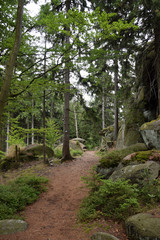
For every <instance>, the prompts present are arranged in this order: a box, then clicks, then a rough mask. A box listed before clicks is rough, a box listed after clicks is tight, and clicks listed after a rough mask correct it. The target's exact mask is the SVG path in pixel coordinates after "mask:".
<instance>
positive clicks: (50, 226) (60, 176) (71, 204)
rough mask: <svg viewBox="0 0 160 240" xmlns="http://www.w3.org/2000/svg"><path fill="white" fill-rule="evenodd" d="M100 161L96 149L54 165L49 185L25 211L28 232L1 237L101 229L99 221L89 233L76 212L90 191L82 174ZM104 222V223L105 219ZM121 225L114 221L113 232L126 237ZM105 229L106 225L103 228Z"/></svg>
mask: <svg viewBox="0 0 160 240" xmlns="http://www.w3.org/2000/svg"><path fill="white" fill-rule="evenodd" d="M97 162H98V157H97V156H95V153H94V152H91V151H88V152H85V153H84V154H83V156H82V157H80V158H78V159H76V160H74V161H72V162H66V163H63V164H62V165H60V166H57V167H55V168H52V170H51V171H50V174H49V179H50V181H49V187H48V191H47V192H46V193H43V194H42V195H41V196H40V198H39V199H38V201H36V202H35V203H34V204H32V205H31V206H28V207H27V208H26V210H25V212H24V217H25V221H26V222H27V223H28V229H27V230H26V231H25V232H21V233H16V234H12V235H7V236H0V240H89V239H90V236H91V234H92V233H93V232H94V231H97V230H99V229H97V228H98V227H97V226H98V224H95V225H94V228H93V229H92V231H91V232H89V233H86V231H84V229H83V228H82V227H79V226H78V225H77V224H76V221H77V219H76V214H77V211H78V209H79V206H80V203H81V200H82V199H83V198H84V197H85V196H86V195H87V189H86V188H82V186H83V182H82V181H81V176H84V175H87V173H88V171H89V169H91V167H92V166H93V165H95V164H96V163H97ZM102 225H103V223H102ZM119 228H121V226H120V227H119V225H117V224H112V229H111V232H112V231H113V232H115V233H116V234H114V235H115V236H116V235H117V237H120V238H119V239H120V240H126V238H125V235H124V234H123V231H122V229H119ZM101 230H102V229H101Z"/></svg>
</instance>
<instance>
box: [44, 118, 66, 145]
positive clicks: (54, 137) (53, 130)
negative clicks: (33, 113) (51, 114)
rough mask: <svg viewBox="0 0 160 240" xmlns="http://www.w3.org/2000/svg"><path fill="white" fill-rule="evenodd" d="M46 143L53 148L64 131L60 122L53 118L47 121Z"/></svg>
mask: <svg viewBox="0 0 160 240" xmlns="http://www.w3.org/2000/svg"><path fill="white" fill-rule="evenodd" d="M45 131H46V143H47V146H48V147H50V148H53V146H54V144H55V143H56V142H57V141H58V140H59V139H60V138H61V137H62V133H61V131H60V129H59V126H58V124H56V123H55V121H54V120H53V119H51V118H49V119H47V122H46V129H45Z"/></svg>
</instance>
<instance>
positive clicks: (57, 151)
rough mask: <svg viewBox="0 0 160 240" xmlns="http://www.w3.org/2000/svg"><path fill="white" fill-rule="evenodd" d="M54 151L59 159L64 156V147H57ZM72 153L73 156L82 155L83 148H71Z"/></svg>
mask: <svg viewBox="0 0 160 240" xmlns="http://www.w3.org/2000/svg"><path fill="white" fill-rule="evenodd" d="M54 153H55V157H56V158H59V159H61V158H62V149H61V148H56V149H55V150H54ZM70 153H71V155H72V156H73V157H75V156H80V155H82V154H83V151H82V150H79V149H77V150H74V149H72V148H70Z"/></svg>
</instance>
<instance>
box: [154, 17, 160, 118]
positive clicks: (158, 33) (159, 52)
mask: <svg viewBox="0 0 160 240" xmlns="http://www.w3.org/2000/svg"><path fill="white" fill-rule="evenodd" d="M154 34H155V54H156V58H155V62H156V79H157V87H158V114H160V19H159V21H158V19H157V21H155V28H154Z"/></svg>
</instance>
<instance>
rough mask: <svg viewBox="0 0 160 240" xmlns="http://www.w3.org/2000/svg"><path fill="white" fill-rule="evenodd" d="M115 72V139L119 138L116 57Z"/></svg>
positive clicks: (116, 62) (116, 61)
mask: <svg viewBox="0 0 160 240" xmlns="http://www.w3.org/2000/svg"><path fill="white" fill-rule="evenodd" d="M114 66H115V72H114V91H115V98H114V139H113V140H114V141H116V140H117V136H118V98H117V93H118V60H117V59H116V58H115V60H114Z"/></svg>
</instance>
